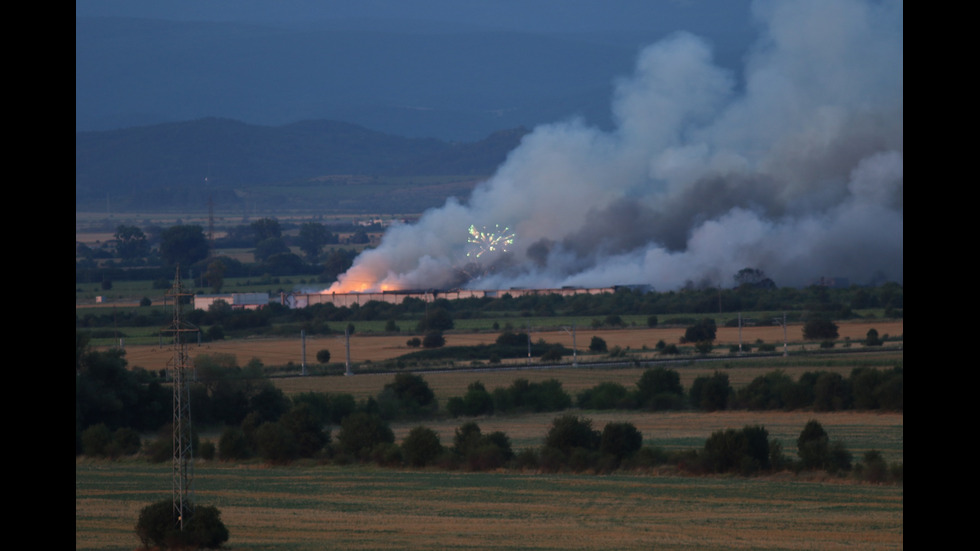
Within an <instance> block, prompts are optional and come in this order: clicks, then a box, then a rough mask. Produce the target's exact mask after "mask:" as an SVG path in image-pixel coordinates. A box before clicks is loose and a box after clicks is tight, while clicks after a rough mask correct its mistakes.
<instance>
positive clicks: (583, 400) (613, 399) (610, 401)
mask: <svg viewBox="0 0 980 551" xmlns="http://www.w3.org/2000/svg"><path fill="white" fill-rule="evenodd" d="M628 396H629V392H628V391H627V390H626V387H624V386H623V385H621V384H619V383H614V382H605V383H599V384H598V385H596V386H594V387H592V388H589V389H585V390H583V391H582V392H580V393H579V395H578V399H577V403H578V407H580V408H582V409H615V408H626V407H630V406H631V405H632V404H631V402H630V400H629V399H628Z"/></svg>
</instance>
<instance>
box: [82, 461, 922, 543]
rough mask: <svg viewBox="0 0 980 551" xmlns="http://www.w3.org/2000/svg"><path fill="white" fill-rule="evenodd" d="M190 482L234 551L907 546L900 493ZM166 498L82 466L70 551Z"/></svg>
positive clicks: (136, 473) (473, 481) (254, 471)
mask: <svg viewBox="0 0 980 551" xmlns="http://www.w3.org/2000/svg"><path fill="white" fill-rule="evenodd" d="M195 480H196V483H195V486H196V496H197V498H196V499H197V502H198V503H202V504H207V505H214V506H216V507H217V508H218V509H219V510H220V511H221V515H222V521H223V522H224V524H225V525H226V527H227V528H228V530H229V532H230V538H229V540H228V542H227V544H226V545H225V548H226V549H230V550H239V551H244V550H249V551H259V550H262V551H274V550H287V549H288V550H294V551H313V550H323V549H351V550H364V551H367V550H401V549H477V550H484V549H485V550H519V549H527V550H538V551H558V550H562V551H566V550H567V551H580V550H581V551H586V550H599V549H603V550H604V549H624V550H625V549H638V550H640V549H642V550H647V549H658V550H666V551H693V550H709V551H710V550H721V549H736V550H800V551H803V550H807V551H813V550H839V549H849V550H857V551H864V550H869V551H870V550H888V549H902V548H903V547H904V493H903V490H902V488H901V487H900V486H878V485H868V484H853V483H852V484H847V483H830V482H825V481H819V480H806V479H797V478H794V477H792V476H782V475H781V476H776V477H768V478H761V477H760V478H752V479H746V478H741V477H679V476H673V475H653V476H651V475H649V474H624V475H609V476H596V475H546V474H539V473H523V472H498V473H471V472H460V471H452V472H437V471H408V470H400V469H376V468H364V467H355V466H350V467H330V466H312V465H306V466H292V467H269V466H262V465H257V464H248V465H234V464H221V463H202V464H199V465H198V466H197V469H196V479H195ZM169 487H170V472H169V465H147V464H135V463H115V464H113V463H108V462H99V463H92V462H85V461H81V462H80V461H76V464H75V548H76V549H78V550H100V551H123V550H127V551H128V550H134V549H136V548H138V547H139V542H138V540H137V539H136V536H135V533H134V531H133V526H134V525H135V522H136V518H137V517H138V514H139V510H140V509H141V508H142V507H143V506H145V505H147V504H149V503H152V502H155V501H159V500H162V499H168V498H169V493H168V492H169Z"/></svg>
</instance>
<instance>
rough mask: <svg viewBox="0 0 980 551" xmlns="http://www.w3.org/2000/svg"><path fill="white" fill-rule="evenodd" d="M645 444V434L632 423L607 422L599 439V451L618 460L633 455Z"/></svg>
mask: <svg viewBox="0 0 980 551" xmlns="http://www.w3.org/2000/svg"><path fill="white" fill-rule="evenodd" d="M642 446H643V434H642V433H640V431H639V430H637V429H636V427H635V426H634V425H633V424H632V423H628V422H623V423H607V424H606V426H605V428H603V429H602V436H601V437H600V439H599V452H600V453H601V454H603V455H611V456H613V457H615V458H616V460H617V461H622V460H623V459H625V458H627V457H629V456H630V455H633V454H634V453H636V452H637V451H639V449H640V448H641V447H642Z"/></svg>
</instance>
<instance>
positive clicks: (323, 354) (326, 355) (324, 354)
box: [316, 348, 330, 364]
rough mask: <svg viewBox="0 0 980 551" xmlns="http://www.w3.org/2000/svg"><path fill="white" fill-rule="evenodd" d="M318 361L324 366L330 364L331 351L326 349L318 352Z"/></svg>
mask: <svg viewBox="0 0 980 551" xmlns="http://www.w3.org/2000/svg"><path fill="white" fill-rule="evenodd" d="M316 361H317V362H318V363H322V364H328V363H330V351H329V350H327V349H326V348H324V349H323V350H318V351H317V353H316Z"/></svg>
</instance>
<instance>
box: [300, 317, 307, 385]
mask: <svg viewBox="0 0 980 551" xmlns="http://www.w3.org/2000/svg"><path fill="white" fill-rule="evenodd" d="M299 338H300V340H301V341H302V342H303V345H302V350H303V352H302V354H303V371H302V373H303V376H304V377H305V376H306V330H305V329H301V330H300V332H299Z"/></svg>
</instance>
